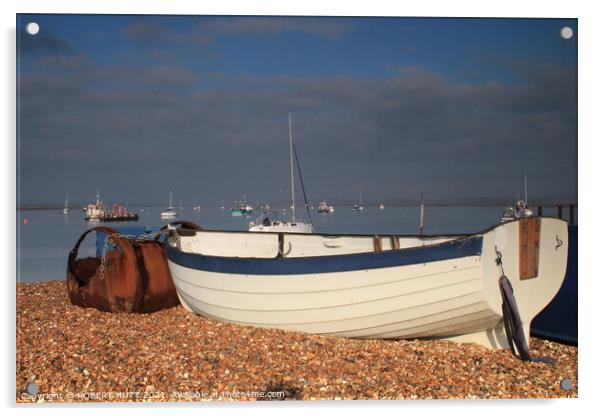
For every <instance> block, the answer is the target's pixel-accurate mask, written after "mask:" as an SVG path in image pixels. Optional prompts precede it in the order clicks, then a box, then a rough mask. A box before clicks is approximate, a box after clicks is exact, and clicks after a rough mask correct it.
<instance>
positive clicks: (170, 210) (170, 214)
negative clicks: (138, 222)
mask: <svg viewBox="0 0 602 416" xmlns="http://www.w3.org/2000/svg"><path fill="white" fill-rule="evenodd" d="M177 216H178V213H177V212H176V210H175V209H174V207H173V195H172V193H171V192H170V193H169V207H167V209H166V210H164V211H161V218H174V217H177Z"/></svg>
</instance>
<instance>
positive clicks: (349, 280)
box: [165, 217, 568, 348]
mask: <svg viewBox="0 0 602 416" xmlns="http://www.w3.org/2000/svg"><path fill="white" fill-rule="evenodd" d="M166 241H167V244H166V248H165V249H166V254H167V258H168V264H169V268H170V272H171V275H172V278H173V281H174V284H175V287H176V289H177V292H178V295H179V296H180V300H181V302H182V305H183V306H184V307H185V308H186V309H188V310H189V311H192V312H194V313H197V314H201V315H204V316H207V317H212V318H215V319H217V320H220V321H224V322H233V323H237V324H242V325H252V326H257V327H270V328H280V329H284V330H296V331H303V332H307V333H313V334H321V335H333V336H341V337H353V338H391V339H402V338H444V339H451V340H454V341H458V342H476V343H479V344H482V345H486V346H488V347H491V348H507V347H508V346H509V345H510V343H512V340H509V338H508V336H509V335H508V334H509V333H510V332H512V333H513V334H516V333H517V332H516V329H515V330H514V331H508V330H505V329H504V328H505V325H504V323H505V322H507V321H506V320H504V316H506V314H505V313H504V310H506V307H505V306H504V310H503V306H502V305H507V300H508V299H509V296H511V297H512V298H513V299H514V301H515V302H514V303H515V306H514V309H512V308H510V310H511V311H514V310H515V312H516V315H517V316H519V318H518V320H517V319H514V320H513V321H512V322H514V325H515V326H516V325H518V328H519V329H522V331H523V333H524V335H525V336H526V342H527V345H528V340H529V334H530V323H531V320H532V319H533V318H534V317H535V316H536V315H537V314H538V313H539V312H540V311H541V310H542V309H543V308H544V307H545V306H546V305H547V304H548V303H549V302H550V301H551V300H552V299H553V298H554V296H555V295H556V293H557V292H558V290H559V288H560V286H561V285H562V282H563V279H564V276H565V270H566V266H567V252H568V237H567V223H566V222H565V221H563V220H560V219H557V218H547V217H532V218H520V219H515V220H513V221H508V222H505V223H499V224H497V225H495V226H493V227H491V228H488V229H486V230H484V231H482V232H478V233H474V234H465V235H431V236H426V235H412V236H398V235H353V234H349V235H331V234H298V233H285V232H266V233H253V232H244V231H213V230H204V229H201V228H200V227H184V228H182V227H180V228H175V227H171V226H170V227H169V231H168V237H167V240H166ZM504 279H505V280H504ZM508 287H510V289H509V290H508ZM508 302H509V301H508ZM516 305H517V306H516ZM512 316H515V315H512ZM508 319H511V318H508ZM507 335H508V336H507ZM513 336H514V335H513ZM515 342H516V341H515Z"/></svg>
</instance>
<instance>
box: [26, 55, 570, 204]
mask: <svg viewBox="0 0 602 416" xmlns="http://www.w3.org/2000/svg"><path fill="white" fill-rule="evenodd" d="M524 68H525V69H524V70H522V69H521V71H522V72H520V74H521V77H523V82H521V83H513V84H505V83H500V82H483V83H480V84H461V83H457V82H453V81H450V80H448V79H446V78H445V77H443V76H441V75H440V74H438V73H434V72H432V71H429V70H428V69H426V68H423V67H398V68H389V74H388V75H387V76H386V77H375V78H362V79H358V78H354V77H351V76H328V77H326V76H312V77H309V76H308V77H292V76H287V77H265V78H262V77H254V76H249V75H244V74H243V75H241V76H231V75H226V74H220V73H212V74H209V73H207V74H204V75H203V78H202V77H201V76H200V75H199V74H197V73H194V72H192V71H190V70H189V69H187V68H185V67H182V66H178V65H175V64H174V65H163V66H151V67H142V66H133V65H125V64H121V65H114V66H106V67H96V66H94V65H93V64H92V63H91V62H89V61H88V60H87V59H86V58H85V57H84V56H81V55H74V56H71V57H61V58H58V57H47V58H45V66H44V70H43V71H39V72H36V73H30V74H26V75H23V76H22V77H21V82H20V105H19V109H20V110H19V111H20V112H19V117H20V121H21V122H20V139H19V148H20V155H21V165H20V166H21V171H20V174H21V176H22V180H21V184H22V190H23V195H24V196H25V197H29V198H35V197H40V195H42V194H44V192H51V190H52V189H55V188H56V185H55V184H54V181H56V178H57V177H58V178H60V179H61V180H63V181H65V184H70V187H72V188H74V189H80V192H82V193H83V192H85V190H86V189H87V190H90V189H96V187H101V188H103V189H111V186H112V185H111V184H112V183H119V184H120V185H119V187H121V188H126V190H128V192H129V193H130V195H131V196H130V200H131V201H134V200H135V199H138V200H148V198H155V197H159V195H158V194H157V193H158V192H159V193H160V192H163V193H164V192H168V191H169V189H172V188H174V189H173V191H174V192H176V193H180V194H186V195H192V194H199V195H200V194H206V195H214V196H215V198H216V200H219V199H226V200H230V199H234V198H236V197H238V198H240V196H241V195H242V194H243V193H247V194H249V195H250V194H251V193H253V195H254V197H257V198H266V199H269V198H274V197H277V195H276V194H275V193H277V191H278V189H281V188H283V187H284V188H286V183H287V181H286V180H285V179H286V172H287V166H286V165H287V163H288V153H287V151H288V148H287V145H288V144H287V138H288V127H287V112H288V111H289V110H290V109H293V110H294V111H295V113H294V117H293V124H294V134H295V138H296V141H297V148H298V151H299V155H300V158H301V163H302V165H303V168H304V173H305V175H306V178H305V183H306V185H307V186H308V187H309V189H310V190H311V191H310V195H313V196H314V197H315V198H320V197H325V198H326V197H328V198H333V197H341V198H345V197H349V195H353V196H354V197H355V196H356V195H357V192H358V191H359V189H362V188H363V189H365V190H366V193H365V197H366V198H368V197H369V196H370V195H371V196H373V197H377V196H378V197H383V196H391V197H396V198H404V197H407V196H408V195H414V194H416V193H418V194H419V192H420V190H421V189H422V190H425V191H427V193H428V194H429V195H437V196H441V197H456V196H466V195H468V196H472V195H500V194H501V195H508V194H509V195H510V197H511V198H512V197H514V192H513V191H510V189H515V188H513V186H514V185H515V184H516V183H522V182H521V178H522V175H523V173H529V172H530V174H529V177H530V185H531V184H532V187H533V188H534V189H538V192H539V193H540V194H546V193H547V194H556V195H557V194H558V193H561V194H562V193H565V194H566V193H568V194H570V193H571V192H575V189H576V188H575V186H574V185H575V181H576V163H575V162H576V118H575V116H576V105H577V104H576V97H575V94H574V91H575V90H574V88H575V82H576V77H575V74H574V72H571V71H567V70H566V69H565V68H563V67H560V66H555V65H548V66H545V71H544V72H543V73H542V72H541V71H538V70H537V68H536V67H532V68H531V67H529V68H531V69H529V68H527V67H524ZM205 78H211V79H213V81H215V83H214V84H203V83H202V82H203V81H204V79H205ZM207 85H214V86H213V87H212V88H209V87H208V86H207ZM215 85H218V86H217V87H216V86H215ZM220 85H222V86H224V87H219V86H220ZM49 171H52V172H54V174H55V176H54V177H50V176H48V172H49ZM124 177H127V178H130V179H128V180H127V181H123V180H122V179H120V178H124ZM50 178H52V180H51V179H50ZM46 182H48V183H47V184H46ZM40 184H46V187H45V188H42V189H46V188H47V189H48V191H46V190H42V191H41V190H40ZM61 186H62V185H61ZM66 186H67V185H66ZM113 188H114V186H113ZM368 190H369V191H368ZM54 192H55V193H58V191H57V190H56V189H55V190H54ZM61 195H62V191H61ZM74 195H76V193H75V191H74ZM145 198H146V199H145Z"/></svg>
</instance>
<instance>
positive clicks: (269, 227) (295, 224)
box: [249, 111, 314, 234]
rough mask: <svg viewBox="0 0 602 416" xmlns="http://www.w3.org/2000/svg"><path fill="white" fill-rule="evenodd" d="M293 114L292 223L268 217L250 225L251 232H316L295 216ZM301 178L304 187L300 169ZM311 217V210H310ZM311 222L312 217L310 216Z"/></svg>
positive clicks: (289, 118)
mask: <svg viewBox="0 0 602 416" xmlns="http://www.w3.org/2000/svg"><path fill="white" fill-rule="evenodd" d="M291 117H292V113H291V112H290V111H289V113H288V137H289V148H290V159H291V199H292V205H291V222H290V223H289V222H286V221H279V220H274V221H272V220H270V218H268V217H267V216H266V217H265V218H263V220H262V221H261V222H260V223H259V224H255V222H251V223H250V227H249V231H259V232H285V233H303V234H311V233H313V232H314V226H313V224H311V223H309V224H308V223H305V222H301V221H297V218H296V216H295V213H296V212H295V177H294V161H293V152H294V153H295V158H296V159H297V151H296V150H294V145H293V127H292V119H291ZM297 168H299V159H297ZM299 178H300V179H301V185H302V186H303V178H301V169H299ZM303 195H305V189H304V190H303ZM305 205H306V207H307V201H305ZM308 215H309V210H308ZM310 220H311V216H310Z"/></svg>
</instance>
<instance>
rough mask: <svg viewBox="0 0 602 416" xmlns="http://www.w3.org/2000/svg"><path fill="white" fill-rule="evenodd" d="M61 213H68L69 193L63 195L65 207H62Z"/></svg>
mask: <svg viewBox="0 0 602 416" xmlns="http://www.w3.org/2000/svg"><path fill="white" fill-rule="evenodd" d="M63 214H65V215H66V214H69V194H67V196H66V197H65V208H63Z"/></svg>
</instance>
